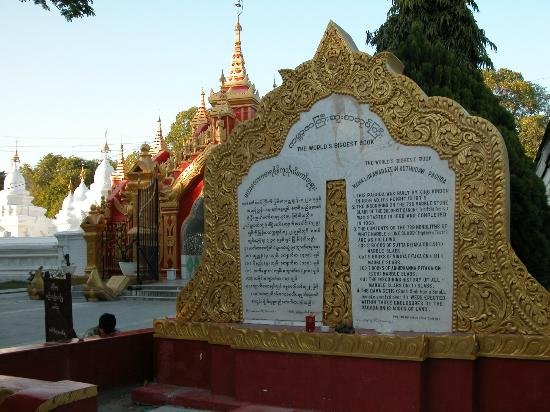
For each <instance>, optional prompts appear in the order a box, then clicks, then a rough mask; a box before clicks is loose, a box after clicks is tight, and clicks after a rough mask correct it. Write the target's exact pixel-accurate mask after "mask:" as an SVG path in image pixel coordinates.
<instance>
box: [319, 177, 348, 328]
mask: <svg viewBox="0 0 550 412" xmlns="http://www.w3.org/2000/svg"><path fill="white" fill-rule="evenodd" d="M326 199H327V201H326V223H325V283H324V301H323V309H324V310H323V323H324V324H325V325H330V326H337V325H339V324H343V323H345V324H348V325H351V324H352V316H351V278H350V268H349V244H348V218H347V209H346V182H345V181H344V180H337V181H331V182H327V196H326Z"/></svg>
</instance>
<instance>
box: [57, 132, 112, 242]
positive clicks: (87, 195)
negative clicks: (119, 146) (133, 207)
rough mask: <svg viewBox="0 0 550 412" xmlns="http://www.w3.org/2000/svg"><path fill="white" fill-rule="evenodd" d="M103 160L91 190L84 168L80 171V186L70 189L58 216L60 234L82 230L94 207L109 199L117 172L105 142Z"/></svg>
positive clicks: (98, 167)
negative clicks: (82, 225)
mask: <svg viewBox="0 0 550 412" xmlns="http://www.w3.org/2000/svg"><path fill="white" fill-rule="evenodd" d="M101 152H102V153H103V160H102V161H101V163H100V164H99V165H98V166H97V169H96V170H95V173H94V182H93V183H92V184H91V185H90V188H89V189H88V187H87V186H86V184H85V183H84V167H82V170H81V171H80V184H79V185H78V187H77V188H76V189H75V190H74V193H73V192H71V189H72V188H70V189H69V193H68V194H67V197H65V199H64V200H63V205H62V207H61V210H60V211H59V213H58V214H57V215H56V220H55V222H54V223H55V225H56V226H57V228H58V230H59V231H60V232H62V231H73V230H80V223H81V222H82V220H83V219H84V217H85V215H86V214H87V213H88V212H89V211H90V207H91V206H92V205H99V204H100V203H101V198H105V199H107V196H108V195H109V192H110V190H111V186H112V183H111V182H112V180H111V179H112V175H113V173H114V172H115V170H114V169H113V166H111V162H110V161H109V156H108V155H109V146H108V144H107V142H105V146H103V150H102V151H101Z"/></svg>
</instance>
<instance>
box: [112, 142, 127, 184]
mask: <svg viewBox="0 0 550 412" xmlns="http://www.w3.org/2000/svg"><path fill="white" fill-rule="evenodd" d="M125 172H126V165H125V164H124V145H123V144H122V142H120V155H119V158H118V162H117V164H116V169H115V173H114V174H113V178H114V179H115V180H124V177H125Z"/></svg>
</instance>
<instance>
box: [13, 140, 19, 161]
mask: <svg viewBox="0 0 550 412" xmlns="http://www.w3.org/2000/svg"><path fill="white" fill-rule="evenodd" d="M17 149H18V142H17V139H16V140H15V154H14V155H13V157H12V160H13V163H19V152H18V150H17Z"/></svg>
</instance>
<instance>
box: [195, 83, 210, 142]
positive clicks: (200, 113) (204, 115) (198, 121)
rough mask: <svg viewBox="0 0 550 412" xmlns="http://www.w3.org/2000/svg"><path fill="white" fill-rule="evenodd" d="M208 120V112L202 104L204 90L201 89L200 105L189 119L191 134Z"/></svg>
mask: <svg viewBox="0 0 550 412" xmlns="http://www.w3.org/2000/svg"><path fill="white" fill-rule="evenodd" d="M209 118H210V116H209V115H208V111H207V110H206V104H205V103H204V89H201V105H200V106H199V108H198V109H197V111H196V112H195V115H194V116H193V118H192V119H191V129H192V130H193V134H194V133H195V130H197V128H198V127H199V126H202V125H203V124H205V123H208V122H209V120H210V119H209Z"/></svg>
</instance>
